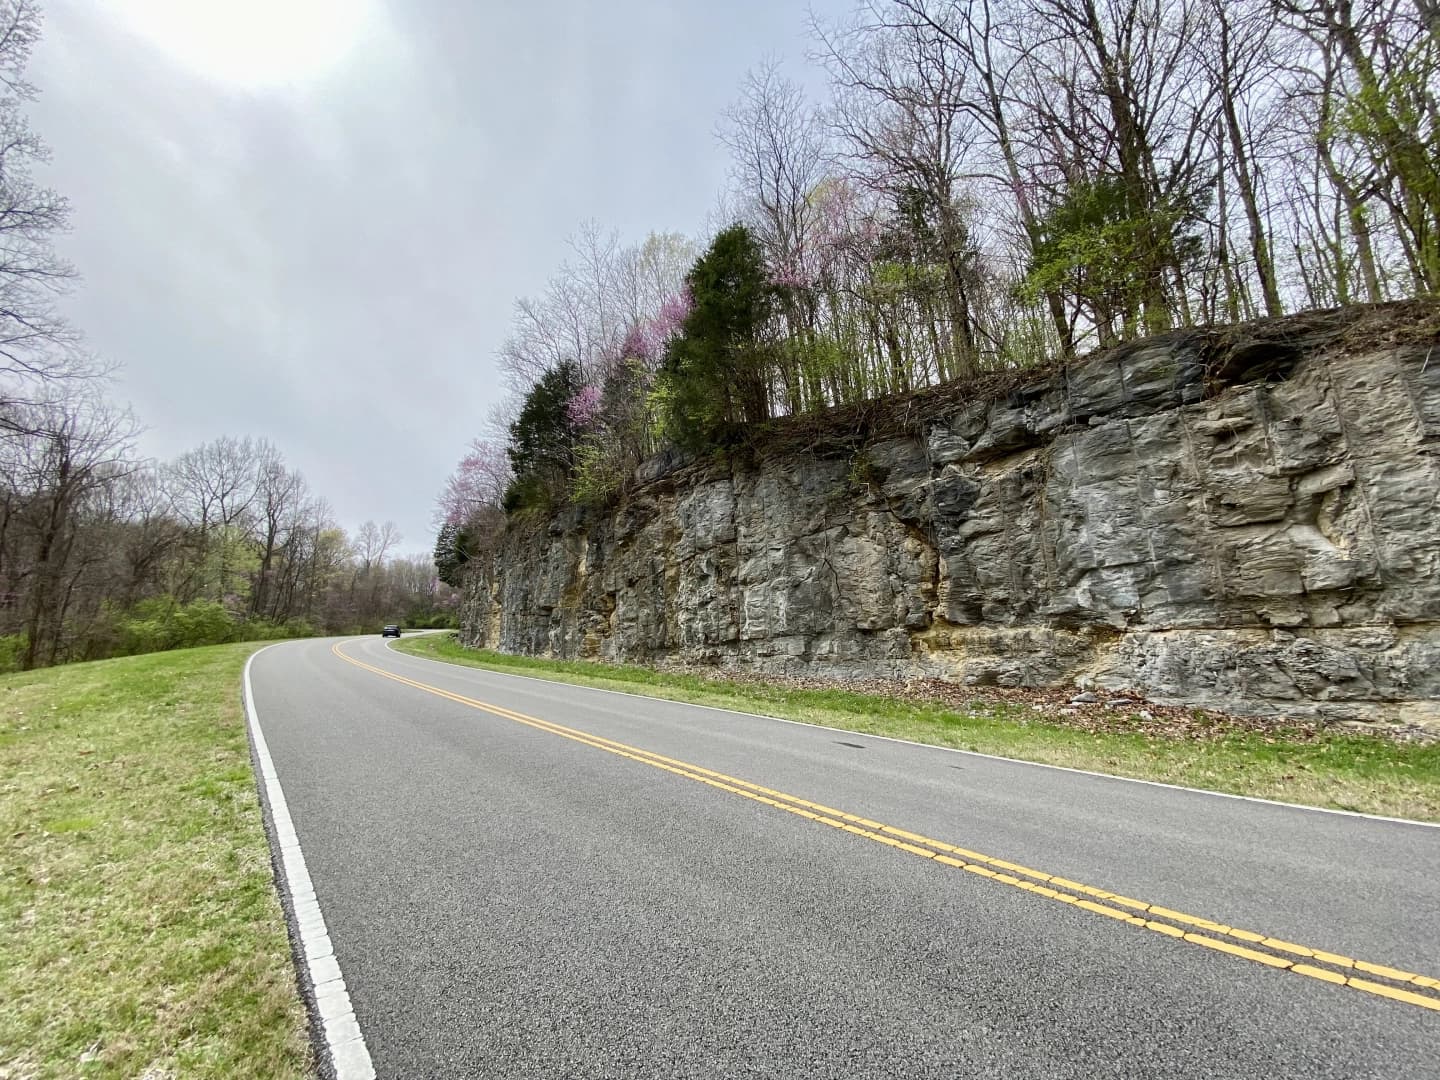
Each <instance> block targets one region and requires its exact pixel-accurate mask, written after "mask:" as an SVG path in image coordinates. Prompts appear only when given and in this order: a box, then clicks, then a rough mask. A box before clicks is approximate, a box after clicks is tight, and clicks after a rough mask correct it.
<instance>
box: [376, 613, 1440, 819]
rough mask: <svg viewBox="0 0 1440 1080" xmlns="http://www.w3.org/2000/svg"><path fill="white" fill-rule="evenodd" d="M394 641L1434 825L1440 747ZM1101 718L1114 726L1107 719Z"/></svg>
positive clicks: (549, 675)
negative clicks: (1079, 715) (1146, 726)
mask: <svg viewBox="0 0 1440 1080" xmlns="http://www.w3.org/2000/svg"><path fill="white" fill-rule="evenodd" d="M395 647H396V648H398V649H400V650H401V651H403V652H407V653H411V654H413V655H416V656H424V657H429V658H430V659H433V660H444V661H447V662H449V663H456V664H463V665H468V666H471V667H479V668H487V669H490V670H493V671H507V672H512V673H514V674H519V675H532V676H537V677H540V678H545V679H553V680H556V681H558V682H569V683H576V684H579V685H582V686H598V687H602V688H605V689H611V690H625V691H629V692H631V693H637V694H645V695H647V696H650V697H659V698H668V699H671V700H674V701H688V702H693V703H695V704H700V705H714V706H718V707H720V708H726V709H734V710H737V711H740V712H751V713H761V714H764V715H769V716H780V717H784V718H786V719H789V720H801V721H804V722H807V723H812V724H824V725H826V726H827V727H834V728H841V729H843V730H846V731H854V732H858V733H860V734H867V735H887V736H890V737H892V738H898V739H909V740H912V741H914V742H920V743H928V744H930V745H933V746H949V747H954V748H956V749H961V750H975V751H979V752H980V753H985V754H998V755H1000V756H1003V757H1011V758H1019V759H1021V760H1024V761H1037V762H1043V763H1045V764H1049V765H1063V766H1067V767H1069V768H1074V769H1089V770H1093V771H1095V772H1103V773H1109V774H1112V775H1114V776H1131V777H1136V778H1138V779H1142V780H1159V781H1163V782H1165V783H1170V784H1182V785H1185V786H1187V787H1198V788H1207V789H1209V790H1211V791H1225V792H1231V793H1234V794H1237V795H1254V796H1258V797H1260V798H1266V799H1276V800H1279V801H1282V802H1294V803H1302V804H1305V805H1309V806H1325V807H1332V808H1334V809H1339V810H1357V811H1360V812H1362V813H1367V814H1384V815H1387V816H1393V817H1405V818H1413V819H1416V820H1420V821H1440V744H1431V745H1429V746H1419V745H1415V744H1404V743H1396V742H1392V741H1389V740H1386V739H1382V738H1379V737H1376V736H1371V735H1363V734H1360V735H1357V734H1349V733H1339V732H1337V733H1334V734H1329V733H1326V734H1322V735H1319V736H1314V735H1309V736H1306V737H1300V736H1299V735H1294V736H1292V735H1291V734H1290V733H1287V732H1286V731H1284V730H1278V731H1275V732H1271V733H1266V732H1258V731H1247V730H1239V729H1235V730H1228V729H1226V730H1222V732H1221V733H1220V734H1218V735H1217V734H1215V732H1214V729H1213V725H1210V724H1208V722H1206V721H1204V720H1203V719H1198V718H1197V722H1196V724H1195V725H1194V729H1193V730H1192V731H1191V732H1189V733H1188V734H1182V735H1178V736H1173V737H1161V736H1157V735H1154V734H1149V733H1137V734H1130V733H1126V732H1124V731H1099V732H1097V731H1091V730H1086V729H1084V728H1083V727H1080V726H1076V725H1074V724H1065V723H1059V722H1056V721H1055V720H1054V719H1052V718H1050V717H1047V716H1045V715H1044V714H1042V713H1040V712H1038V711H1036V710H1034V709H1031V708H1028V707H1026V706H1021V705H1016V704H1013V703H1003V702H994V701H985V700H981V699H977V700H976V701H975V702H973V703H971V705H970V706H969V707H968V708H966V709H963V710H957V709H953V708H947V707H943V706H939V705H932V704H918V703H913V702H910V701H905V700H899V699H896V698H889V697H883V696H880V695H873V694H860V693H855V692H852V691H846V690H798V689H793V688H790V687H786V686H783V685H775V686H765V685H756V684H754V683H751V682H744V683H736V682H727V681H726V680H725V679H724V678H723V677H718V676H717V677H716V678H714V679H711V678H702V677H699V676H695V675H685V674H673V673H669V672H660V671H655V670H653V669H650V668H644V667H633V666H621V665H612V664H600V663H593V662H588V661H555V660H537V659H534V658H531V657H521V656H508V655H505V654H503V653H495V652H487V651H480V650H472V649H465V648H462V647H461V646H460V645H458V644H456V642H455V639H454V637H453V636H452V635H430V636H426V637H415V638H406V639H402V640H401V641H399V642H397V643H396V645H395ZM723 722H724V721H723V720H721V719H719V718H717V719H716V723H723ZM1110 723H1111V726H1116V725H1115V721H1113V720H1112V721H1110ZM1120 726H1123V718H1121V719H1120Z"/></svg>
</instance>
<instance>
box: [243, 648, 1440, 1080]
mask: <svg viewBox="0 0 1440 1080" xmlns="http://www.w3.org/2000/svg"><path fill="white" fill-rule="evenodd" d="M346 656H348V657H349V658H351V659H346V658H345V657H346ZM252 686H253V690H252V694H253V701H254V704H255V706H256V709H257V711H258V716H259V720H260V723H261V726H262V728H263V730H264V734H265V737H266V738H267V740H268V742H269V747H270V752H271V754H272V756H273V759H274V762H275V768H276V770H277V772H278V776H279V780H280V783H281V785H282V786H283V789H284V793H285V796H286V798H287V800H288V803H289V810H290V814H291V816H292V817H293V820H294V823H295V829H296V832H297V834H298V836H299V840H300V844H301V846H302V847H303V850H304V854H305V857H306V859H307V860H308V863H309V870H310V875H311V879H312V881H313V883H314V889H315V893H316V896H317V897H318V899H319V903H320V905H321V908H322V911H323V913H324V917H325V920H326V922H327V923H328V925H329V931H330V936H331V939H332V941H333V944H334V951H335V956H336V959H337V960H338V962H339V964H340V967H341V969H342V971H343V974H344V979H345V982H346V984H347V985H348V987H349V990H350V995H351V999H352V1004H353V1008H354V1013H355V1017H356V1019H357V1020H358V1023H359V1027H360V1030H361V1032H362V1033H363V1036H364V1038H365V1040H366V1042H367V1044H368V1047H369V1052H370V1055H371V1058H372V1060H373V1062H374V1068H375V1070H376V1073H377V1074H378V1075H379V1076H381V1077H406V1078H411V1077H415V1078H419V1077H470V1076H474V1077H517V1078H526V1080H532V1078H540V1077H565V1078H570V1077H575V1078H580V1077H585V1078H599V1077H607V1078H609V1077H613V1078H616V1080H632V1078H641V1077H705V1078H710V1077H785V1078H790V1077H793V1078H797V1080H798V1078H829V1077H837V1078H839V1077H899V1078H911V1077H914V1078H921V1077H936V1078H939V1077H944V1078H946V1080H952V1078H971V1077H991V1076H995V1077H1000V1076H1004V1077H1086V1078H1098V1077H1265V1078H1267V1080H1277V1078H1281V1077H1306V1078H1311V1077H1337V1078H1345V1080H1353V1078H1358V1077H1407V1078H1409V1077H1437V1076H1440V981H1434V978H1432V977H1436V978H1440V829H1437V828H1433V827H1426V826H1422V825H1415V824H1406V823H1397V822H1386V821H1379V820H1374V819H1366V818H1361V817H1355V816H1344V815H1338V814H1327V813H1318V812H1314V811H1306V810H1301V809H1295V808H1289V807H1282V806H1275V805H1270V804H1265V803H1259V802H1253V801H1246V800H1239V799H1229V798H1220V797H1215V796H1211V795H1206V794H1202V793H1194V792H1187V791H1181V790H1175V789H1170V788H1164V787H1159V786H1152V785H1145V784H1138V783H1131V782H1126V781H1120V780H1114V779H1108V778H1103V777H1094V776H1088V775H1083V774H1078V773H1069V772H1065V771H1061V770H1055V769H1046V768H1041V767H1036V766H1030V765H1023V764H1018V763H1012V762H1005V761H998V760H994V759H987V758H983V757H980V756H977V755H969V754H961V753H955V752H950V751H945V750H939V749H934V748H927V747H921V746H914V745H910V744H905V743H897V742H887V741H885V740H881V739H875V738H872V737H868V736H862V735H854V734H849V733H845V732H838V731H833V730H829V729H825V728H817V727H807V726H803V725H797V724H787V723H783V722H779V721H775V720H769V719H764V718H760V717H754V716H747V715H744V714H737V713H729V712H721V711H717V710H713V709H704V708H699V707H695V706H688V705H680V704H675V703H671V702H665V701H657V700H651V699H646V698H640V697H634V696H630V695H624V694H614V693H606V692H604V691H598V690H591V689H586V688H581V687H573V686H565V685H562V684H557V683H547V682H543V681H539V680H533V679H525V678H520V677H516V676H509V675H500V674H493V673H490V672H484V671H478V670H473V669H466V668H457V667H453V666H451V665H445V664H439V663H435V662H432V661H426V660H421V659H418V658H413V657H408V656H405V655H403V654H400V653H396V652H393V651H392V650H390V649H388V648H386V647H385V646H384V643H383V642H382V641H381V639H380V638H379V637H375V638H366V639H353V638H352V639H347V640H343V641H339V642H336V641H333V640H327V641H304V642H295V643H287V644H284V645H280V646H276V647H273V648H271V649H268V650H266V651H265V652H263V653H262V654H260V655H258V656H257V657H256V658H255V660H254V663H253V669H252ZM1316 954H1318V955H1316Z"/></svg>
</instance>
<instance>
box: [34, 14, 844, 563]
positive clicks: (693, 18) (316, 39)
mask: <svg viewBox="0 0 1440 1080" xmlns="http://www.w3.org/2000/svg"><path fill="white" fill-rule="evenodd" d="M820 6H821V5H819V4H817V7H820ZM833 6H835V7H842V6H848V4H843V3H840V2H837V3H836V4H834V5H833ZM197 9H199V10H203V11H208V12H210V13H211V14H210V15H209V17H208V18H207V17H202V16H197V15H196V14H195V11H196V10H197ZM227 9H228V13H227ZM46 11H47V23H46V29H45V36H44V39H43V41H42V42H41V43H40V45H39V47H38V48H37V50H36V53H35V56H34V60H33V62H32V64H31V68H30V77H31V80H32V81H33V82H34V83H36V85H37V86H38V87H39V88H40V90H41V98H40V100H39V101H38V102H37V103H36V104H34V105H33V106H32V107H31V108H30V116H31V119H32V121H33V124H34V126H35V127H36V128H37V130H38V131H39V132H40V133H41V135H43V136H44V138H45V139H46V140H47V141H48V142H49V143H50V146H51V148H52V150H53V153H54V159H53V162H52V164H51V165H50V166H49V167H47V168H46V169H45V170H44V179H45V180H46V181H47V182H48V183H50V184H51V185H52V186H54V187H55V188H57V189H58V190H59V191H61V192H62V193H64V194H65V195H67V196H69V197H70V199H71V200H72V202H73V204H74V215H73V226H74V227H73V230H72V232H71V233H70V234H69V235H67V236H65V237H63V238H62V239H61V243H60V247H61V253H62V255H64V256H65V257H67V258H69V259H70V260H72V261H73V262H74V263H75V264H76V265H77V267H78V268H79V270H80V271H81V273H82V275H83V277H84V281H83V284H82V285H81V287H80V289H79V290H78V291H77V293H76V294H75V296H74V297H72V298H71V299H70V300H69V301H68V302H67V307H68V311H69V313H70V314H71V316H72V317H73V320H74V321H75V323H76V324H77V325H78V326H79V327H80V329H82V330H83V331H84V332H85V334H86V336H87V339H88V341H89V344H90V346H91V348H92V349H93V350H94V351H95V352H97V353H99V354H100V355H102V356H103V357H105V358H106V359H108V360H111V361H115V362H118V363H119V364H120V365H121V366H122V373H121V377H120V383H119V387H118V395H119V396H120V397H122V398H124V399H126V400H128V401H129V402H130V403H131V404H132V405H133V406H134V408H135V411H136V413H137V414H138V415H139V417H140V419H141V420H142V421H143V422H144V423H145V424H146V425H147V427H148V431H147V433H146V435H145V436H144V439H143V442H142V447H141V449H142V451H143V452H144V453H146V454H148V455H152V456H154V457H157V458H168V457H172V456H174V455H175V454H177V453H179V452H181V451H183V450H186V449H189V448H190V447H192V446H195V445H197V444H199V443H201V442H204V441H207V440H209V439H213V438H215V437H217V436H219V435H223V434H232V435H254V436H263V437H265V438H268V439H270V440H271V441H272V442H274V443H275V444H276V445H277V446H278V447H279V448H280V449H281V451H282V452H283V453H284V455H285V457H286V459H287V461H288V462H289V463H290V464H291V465H292V466H293V467H297V468H299V469H300V471H301V472H303V473H304V474H305V476H306V478H307V479H308V480H309V481H310V483H311V486H312V487H313V488H314V489H315V490H316V491H317V492H318V493H320V494H322V495H324V496H326V497H327V498H328V499H329V500H330V501H331V504H332V505H333V507H334V509H335V513H336V515H337V517H338V518H339V520H340V522H341V524H343V525H344V526H345V527H346V528H349V529H352V530H353V529H354V527H355V526H357V525H358V524H359V523H360V522H362V521H364V520H365V519H366V518H374V519H375V520H377V521H383V520H385V519H387V518H388V519H393V520H394V521H395V522H396V523H397V524H398V525H399V526H400V529H401V530H402V532H403V533H404V536H405V542H404V544H403V547H404V548H405V549H406V550H407V551H414V552H424V551H428V550H429V548H430V545H431V543H432V540H433V531H432V528H431V525H430V516H431V508H432V505H433V501H434V496H435V494H436V492H437V491H438V490H439V488H440V486H441V484H442V483H443V481H444V479H445V476H446V474H447V473H449V471H450V470H451V468H452V467H453V466H454V464H455V462H456V460H457V459H458V458H459V457H460V455H461V454H462V453H463V452H464V449H465V446H466V443H467V442H468V441H469V440H470V439H471V438H472V437H473V436H475V435H478V434H480V433H481V431H482V429H483V427H484V421H485V417H486V415H487V414H488V412H489V410H490V407H491V405H492V404H493V403H494V401H495V400H496V399H497V397H498V395H499V393H500V390H499V385H498V377H497V375H496V369H495V364H494V355H495V351H496V349H497V347H498V346H499V344H500V342H501V341H502V339H503V338H504V337H505V335H506V332H507V327H508V322H509V315H510V308H511V305H512V303H513V301H514V300H515V299H516V297H518V296H522V295H528V294H534V293H537V292H539V291H540V290H541V289H542V288H543V286H544V283H545V281H546V279H547V278H548V277H549V276H550V274H551V273H552V272H553V271H554V270H555V269H556V267H557V266H558V265H559V263H560V262H561V261H562V260H563V259H564V258H565V256H566V250H567V249H566V246H565V242H566V238H567V237H568V236H569V235H570V234H572V233H573V232H574V231H575V229H576V228H577V226H578V225H579V224H580V223H581V222H582V221H584V220H586V219H590V218H593V219H596V220H597V221H599V222H600V223H601V224H602V225H604V226H607V227H614V228H616V229H618V230H619V231H620V233H621V235H622V238H624V239H625V240H627V241H637V240H640V239H642V238H643V237H644V235H645V234H646V233H647V232H649V231H651V230H675V231H680V232H685V233H692V234H693V233H695V232H696V231H697V230H698V229H699V228H700V227H701V225H702V223H703V221H704V220H705V217H706V215H707V214H708V213H709V212H710V210H711V209H712V208H713V207H714V205H715V202H716V196H717V194H718V192H719V191H720V189H721V188H722V187H723V186H724V182H725V173H726V170H727V168H728V164H727V160H726V156H725V152H724V150H723V148H722V147H720V146H718V145H717V144H716V142H715V139H714V134H713V132H714V126H715V121H716V119H717V118H718V115H719V113H720V111H721V110H722V109H723V108H724V106H725V104H726V103H727V102H728V101H730V100H731V99H732V98H733V97H734V96H735V94H736V90H737V87H738V84H739V82H740V80H741V78H742V77H743V75H744V73H745V71H746V69H747V68H750V67H752V66H754V65H756V64H757V63H759V62H760V61H761V60H762V59H763V58H765V57H766V56H774V57H779V58H781V59H782V60H783V61H784V63H785V67H786V70H787V72H788V73H790V74H791V75H792V76H793V77H797V78H800V77H805V78H807V79H808V78H810V77H811V76H809V75H808V73H807V72H806V71H805V61H804V54H805V51H806V49H807V48H808V44H809V43H808V39H807V37H806V25H807V15H806V5H805V3H804V2H803V0H794V2H791V0H729V2H726V3H714V2H709V0H607V2H604V3H601V2H598V0H593V2H585V0H503V2H501V0H488V2H487V0H388V2H387V0H207V2H206V3H203V4H202V3H192V2H191V0H49V2H48V3H47V5H46ZM247 11H248V12H250V13H252V14H251V15H250V16H249V17H247V18H243V19H242V18H241V17H240V14H239V13H242V12H247ZM227 21H228V25H227Z"/></svg>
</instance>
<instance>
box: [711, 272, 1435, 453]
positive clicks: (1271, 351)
mask: <svg viewBox="0 0 1440 1080" xmlns="http://www.w3.org/2000/svg"><path fill="white" fill-rule="evenodd" d="M1437 344H1440V300H1434V299H1429V300H1402V301H1395V302H1392V303H1386V304H1364V305H1351V306H1348V307H1342V308H1331V309H1326V310H1318V311H1308V312H1301V313H1299V314H1295V315H1286V316H1282V317H1279V318H1269V319H1256V320H1252V321H1250V322H1244V323H1235V324H1231V325H1226V326H1210V327H1192V328H1187V329H1183V330H1173V331H1169V332H1167V333H1164V334H1159V335H1156V336H1153V337H1149V338H1144V339H1141V340H1139V341H1134V342H1128V343H1126V344H1124V345H1119V346H1116V347H1113V348H1108V349H1101V350H1097V351H1095V352H1092V353H1089V354H1087V355H1085V356H1081V357H1078V358H1076V359H1073V360H1070V361H1065V360H1063V359H1056V360H1052V361H1049V362H1046V363H1040V364H1034V365H1030V366H1025V367H1010V368H1002V369H997V370H990V371H983V372H981V373H979V374H977V375H976V376H975V377H973V378H970V379H965V380H957V381H954V382H948V383H944V384H942V385H939V386H928V387H924V388H921V389H918V390H914V391H911V392H909V393H903V394H892V395H890V396H887V397H883V398H877V399H875V400H873V401H865V402H859V403H856V404H853V405H842V406H838V407H836V408H833V409H830V410H829V411H827V412H823V413H814V414H807V415H804V416H790V417H783V418H781V419H778V420H776V421H774V422H772V423H770V424H768V425H765V426H764V427H762V428H760V429H758V430H756V431H755V432H754V433H753V434H752V435H751V437H750V439H749V441H748V443H747V445H746V446H745V447H744V449H743V451H742V452H741V453H742V456H748V455H753V456H754V457H756V458H768V457H776V456H785V455H789V454H796V453H801V454H804V453H811V454H816V453H818V454H822V455H823V454H840V453H848V452H853V451H854V450H856V449H858V448H860V447H862V446H866V445H869V444H871V443H874V442H878V441H881V440H883V439H887V438H897V437H901V436H905V435H916V434H920V433H922V432H923V431H924V429H925V427H926V426H927V425H928V424H932V423H934V422H936V421H938V420H941V419H943V418H944V417H946V416H950V415H953V414H954V413H955V412H956V411H958V410H959V409H961V408H963V407H966V406H970V405H973V404H974V403H975V402H977V401H986V402H994V401H1001V400H1004V399H1007V398H1015V397H1016V396H1017V395H1018V396H1024V397H1032V396H1035V395H1037V394H1040V393H1043V392H1045V390H1046V389H1047V388H1049V387H1050V386H1052V385H1053V384H1054V381H1055V380H1057V379H1059V378H1063V377H1064V374H1065V372H1066V371H1067V369H1070V370H1072V371H1073V370H1074V369H1077V368H1086V367H1099V366H1104V365H1118V364H1122V363H1124V361H1125V360H1126V359H1127V358H1130V357H1133V356H1135V355H1136V354H1138V353H1141V352H1144V351H1152V352H1153V351H1155V350H1166V351H1170V352H1174V353H1179V352H1187V353H1191V354H1193V355H1194V356H1196V358H1197V359H1199V360H1200V362H1201V363H1202V364H1203V369H1204V373H1205V374H1204V378H1205V388H1206V396H1213V395H1214V394H1216V393H1218V392H1220V391H1221V390H1223V389H1224V388H1225V387H1227V386H1233V385H1236V384H1238V383H1243V382H1249V381H1253V380H1257V379H1266V378H1274V377H1283V376H1284V375H1285V374H1287V373H1288V372H1289V371H1290V370H1291V369H1292V368H1293V367H1294V366H1295V364H1296V363H1298V362H1299V360H1300V359H1301V358H1302V357H1303V356H1305V355H1307V354H1311V353H1315V352H1318V351H1321V350H1324V351H1327V352H1331V353H1338V354H1341V355H1348V354H1353V353H1357V352H1367V351H1376V350H1385V349H1392V348H1402V347H1406V346H1415V345H1430V346H1435V345H1437ZM1437 362H1440V361H1437ZM695 466H696V467H698V468H701V469H702V470H703V469H704V468H705V463H704V462H696V463H695Z"/></svg>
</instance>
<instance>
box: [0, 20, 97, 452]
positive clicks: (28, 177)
mask: <svg viewBox="0 0 1440 1080" xmlns="http://www.w3.org/2000/svg"><path fill="white" fill-rule="evenodd" d="M41 21H42V20H41V14H40V7H39V4H38V3H37V2H36V0H0V430H4V429H14V428H15V427H16V425H17V423H20V422H21V421H20V417H19V414H18V413H17V412H16V411H15V410H14V409H11V408H8V407H7V403H10V402H24V401H36V402H39V401H45V400H48V398H47V395H46V393H45V390H44V387H45V386H46V385H47V384H49V383H51V382H53V381H55V380H66V381H68V380H72V379H75V378H77V377H83V376H90V375H95V374H98V373H99V369H98V368H97V365H96V364H95V363H94V362H93V360H91V359H90V358H88V357H86V356H84V355H83V354H82V353H81V352H80V349H79V339H78V336H77V335H76V334H75V333H74V331H73V330H72V329H71V328H70V326H69V325H68V324H67V323H66V322H65V320H64V319H63V318H62V317H61V316H60V315H59V314H58V313H57V311H56V309H55V298H56V296H57V295H58V294H60V293H62V292H63V291H64V290H65V289H66V287H67V286H68V285H69V284H70V283H71V282H72V281H73V280H74V278H75V271H74V269H73V268H72V267H71V266H70V265H69V264H68V263H66V262H65V261H64V260H62V259H60V258H59V257H58V256H57V255H56V254H55V249H54V246H53V242H52V241H53V237H54V236H55V234H56V233H59V232H63V231H64V230H65V228H66V227H67V225H68V222H69V216H70V208H69V204H68V202H67V201H66V200H65V199H64V198H63V197H62V196H60V195H58V194H57V193H55V192H54V191H52V190H50V189H49V188H46V187H44V186H42V185H40V184H38V183H36V181H35V178H34V176H33V174H32V171H31V170H32V167H33V166H34V165H35V164H36V163H37V162H43V161H46V160H48V158H49V150H48V148H47V147H46V145H45V143H44V142H43V141H42V140H41V139H40V137H39V136H38V135H37V134H36V133H35V132H34V131H33V130H31V128H30V125H29V123H28V121H27V120H26V118H25V114H24V107H25V105H26V104H27V103H28V102H30V101H32V100H34V98H35V96H36V93H37V91H36V89H35V87H34V86H32V85H31V84H30V83H29V82H27V81H26V80H25V68H26V66H27V64H28V63H29V60H30V53H31V50H32V49H33V48H34V46H35V43H36V41H38V40H39V37H40V28H41Z"/></svg>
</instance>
